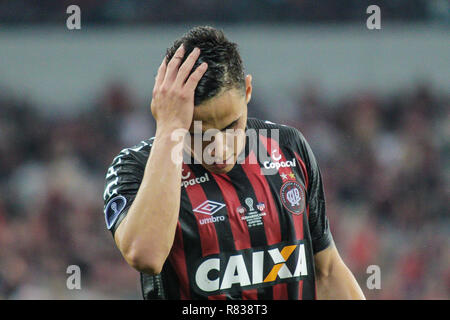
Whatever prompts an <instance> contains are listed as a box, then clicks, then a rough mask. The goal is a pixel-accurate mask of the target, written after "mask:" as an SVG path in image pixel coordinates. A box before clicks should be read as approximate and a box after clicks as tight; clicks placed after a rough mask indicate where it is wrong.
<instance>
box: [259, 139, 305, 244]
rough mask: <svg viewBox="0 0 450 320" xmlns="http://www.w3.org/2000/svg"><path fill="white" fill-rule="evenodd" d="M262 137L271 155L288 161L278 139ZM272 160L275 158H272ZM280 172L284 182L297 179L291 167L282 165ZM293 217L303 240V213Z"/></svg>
mask: <svg viewBox="0 0 450 320" xmlns="http://www.w3.org/2000/svg"><path fill="white" fill-rule="evenodd" d="M260 139H261V141H262V142H263V144H264V145H265V147H266V149H267V151H268V152H269V153H270V155H271V157H272V155H275V156H276V157H277V158H280V159H278V161H283V162H284V161H286V157H285V155H284V153H283V151H282V150H281V149H280V146H279V145H278V142H277V141H276V140H274V139H271V138H267V137H264V136H263V135H260ZM272 160H274V159H273V158H272ZM278 174H279V175H280V177H281V180H282V181H283V182H285V181H289V180H294V181H295V180H297V179H296V178H295V175H294V173H293V172H292V168H291V167H280V169H279V170H278ZM282 174H285V175H286V176H287V178H285V179H283V177H282V176H281V175H282ZM292 219H293V221H294V227H295V234H296V237H297V239H298V240H301V239H303V214H300V215H296V214H293V215H292Z"/></svg>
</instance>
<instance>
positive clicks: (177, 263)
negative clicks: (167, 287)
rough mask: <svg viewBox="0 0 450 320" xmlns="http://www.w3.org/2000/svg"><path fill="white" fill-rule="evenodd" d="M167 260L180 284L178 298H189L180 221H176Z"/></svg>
mask: <svg viewBox="0 0 450 320" xmlns="http://www.w3.org/2000/svg"><path fill="white" fill-rule="evenodd" d="M169 261H170V263H171V264H172V265H173V266H174V269H175V271H176V272H177V275H178V281H179V285H180V299H181V300H187V299H190V298H191V297H190V293H189V277H188V272H187V266H186V256H185V254H184V244H183V234H182V231H181V224H180V221H178V223H177V229H176V231H175V239H174V241H173V246H172V250H171V252H170V255H169Z"/></svg>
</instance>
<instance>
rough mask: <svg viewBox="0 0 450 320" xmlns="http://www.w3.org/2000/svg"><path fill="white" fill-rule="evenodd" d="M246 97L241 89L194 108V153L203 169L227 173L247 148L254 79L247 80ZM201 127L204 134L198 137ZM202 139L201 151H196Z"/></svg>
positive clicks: (192, 132)
mask: <svg viewBox="0 0 450 320" xmlns="http://www.w3.org/2000/svg"><path fill="white" fill-rule="evenodd" d="M246 87H247V88H246V93H245V95H244V94H242V91H240V90H238V89H230V90H227V91H224V92H223V93H221V94H219V95H218V96H216V97H214V98H212V99H211V100H208V101H206V102H204V103H202V104H201V105H199V106H196V107H195V108H194V116H193V123H192V125H191V128H190V129H189V132H190V133H191V134H190V137H191V139H190V152H191V154H192V155H193V156H194V157H195V159H196V160H197V161H199V162H201V163H202V165H203V167H205V168H206V169H207V170H209V171H211V172H213V173H226V172H228V171H230V170H231V169H232V168H233V167H234V165H235V164H236V161H237V157H238V156H239V154H240V153H241V151H243V149H244V147H245V126H246V124H247V103H248V102H249V100H250V98H251V77H250V76H247V79H246ZM195 121H201V122H197V124H200V123H201V131H202V133H201V134H195V128H194V124H195ZM195 139H201V140H202V141H201V143H198V145H201V148H196V147H195V145H194V144H195Z"/></svg>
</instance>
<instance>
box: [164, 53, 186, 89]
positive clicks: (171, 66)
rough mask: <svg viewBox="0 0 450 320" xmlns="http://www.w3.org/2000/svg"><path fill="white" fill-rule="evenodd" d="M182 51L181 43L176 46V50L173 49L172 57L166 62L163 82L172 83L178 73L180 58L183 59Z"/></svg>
mask: <svg viewBox="0 0 450 320" xmlns="http://www.w3.org/2000/svg"><path fill="white" fill-rule="evenodd" d="M184 53H185V50H184V46H183V44H181V45H180V46H179V47H178V49H177V51H175V54H174V55H173V57H172V59H170V61H169V63H168V64H167V71H166V76H165V78H164V82H165V83H167V84H172V83H173V81H175V79H176V77H177V73H178V67H179V65H180V64H181V60H183V57H184Z"/></svg>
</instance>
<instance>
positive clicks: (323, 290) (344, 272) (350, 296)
mask: <svg viewBox="0 0 450 320" xmlns="http://www.w3.org/2000/svg"><path fill="white" fill-rule="evenodd" d="M314 263H315V269H316V283H317V299H318V300H365V297H364V294H363V292H362V290H361V288H360V287H359V285H358V282H356V279H355V277H354V276H353V274H352V272H351V271H350V270H349V269H348V268H347V266H346V265H345V263H344V261H342V259H341V257H340V255H339V253H338V251H337V249H336V247H335V246H334V244H331V245H330V246H329V247H328V248H326V249H324V250H322V251H319V252H317V253H316V254H315V255H314Z"/></svg>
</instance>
